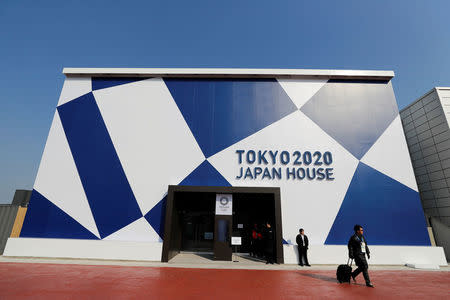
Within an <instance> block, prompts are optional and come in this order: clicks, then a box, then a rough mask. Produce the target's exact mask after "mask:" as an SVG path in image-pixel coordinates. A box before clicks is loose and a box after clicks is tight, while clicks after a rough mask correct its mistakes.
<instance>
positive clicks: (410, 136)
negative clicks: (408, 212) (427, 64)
mask: <svg viewBox="0 0 450 300" xmlns="http://www.w3.org/2000/svg"><path fill="white" fill-rule="evenodd" d="M400 115H401V118H402V123H403V128H404V130H405V134H406V141H407V143H408V148H409V152H410V155H411V160H412V163H413V168H414V173H415V175H416V179H417V183H418V188H419V192H420V197H421V200H422V206H423V208H424V211H425V215H426V216H427V217H428V219H429V223H430V224H431V225H432V226H433V233H434V237H435V239H436V244H437V245H439V246H443V247H444V249H445V253H446V256H447V259H450V235H449V232H450V227H449V226H450V130H449V125H448V118H449V117H450V88H448V87H447V88H445V87H436V88H433V89H432V90H431V91H429V92H428V93H426V94H425V95H423V96H422V97H420V98H419V99H417V100H416V101H414V102H413V103H411V104H410V105H408V106H407V107H405V108H404V109H403V110H402V111H401V112H400Z"/></svg>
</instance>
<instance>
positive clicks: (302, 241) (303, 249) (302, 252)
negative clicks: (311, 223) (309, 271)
mask: <svg viewBox="0 0 450 300" xmlns="http://www.w3.org/2000/svg"><path fill="white" fill-rule="evenodd" d="M295 240H296V242H297V245H298V260H299V265H300V266H302V267H303V258H304V260H305V266H307V267H311V265H310V264H309V262H308V254H307V252H308V247H309V241H308V237H307V236H306V235H305V231H304V230H303V228H300V230H299V234H298V235H297V237H296V238H295Z"/></svg>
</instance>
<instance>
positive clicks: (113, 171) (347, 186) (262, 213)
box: [5, 69, 445, 263]
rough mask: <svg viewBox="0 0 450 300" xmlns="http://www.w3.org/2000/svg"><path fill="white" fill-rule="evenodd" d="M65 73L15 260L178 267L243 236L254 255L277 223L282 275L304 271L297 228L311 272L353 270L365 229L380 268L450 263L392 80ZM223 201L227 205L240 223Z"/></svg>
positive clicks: (13, 246) (312, 74)
mask: <svg viewBox="0 0 450 300" xmlns="http://www.w3.org/2000/svg"><path fill="white" fill-rule="evenodd" d="M65 74H66V77H67V78H66V80H65V83H64V86H63V89H62V92H61V96H60V99H59V102H58V105H57V108H56V111H55V115H54V119H53V122H52V126H51V129H50V132H49V136H48V139H47V143H46V146H45V150H44V154H43V156H42V160H41V163H40V167H39V171H38V174H37V178H36V181H35V184H34V189H33V194H32V196H31V200H30V204H29V208H28V212H27V215H26V217H25V221H24V225H23V228H22V232H21V234H20V238H17V239H10V240H9V241H8V245H7V249H6V251H5V253H7V255H27V256H62V257H89V258H120V259H149V260H161V259H162V260H163V261H167V260H168V259H170V258H171V257H173V256H174V255H176V254H177V253H178V252H180V251H183V250H187V251H201V250H210V251H214V253H216V250H217V249H219V248H220V247H222V248H221V249H222V250H223V249H225V248H226V249H225V250H227V249H229V248H230V247H231V245H230V241H229V240H228V239H229V238H231V236H235V235H236V236H240V237H242V240H243V243H244V244H246V243H247V244H246V245H242V247H243V248H244V250H245V247H249V245H248V232H249V230H250V228H251V227H252V226H254V224H257V225H259V226H261V225H262V224H263V223H267V222H270V223H272V225H274V226H275V235H276V237H275V239H274V247H275V249H276V255H277V258H278V261H279V262H285V263H295V262H296V256H295V253H296V252H295V247H294V244H295V237H296V235H297V233H298V230H299V228H304V229H305V231H306V232H307V234H308V236H309V240H310V244H311V247H312V249H315V250H314V251H311V252H312V253H311V261H312V262H313V263H334V262H336V263H337V262H340V261H342V260H345V257H346V246H345V245H346V244H347V241H348V239H349V237H350V235H351V234H352V232H353V226H354V224H361V225H363V226H364V228H365V233H366V235H367V239H368V241H369V244H370V245H373V247H375V249H378V250H375V252H377V251H378V253H379V255H374V257H377V258H374V259H375V262H377V259H378V263H405V262H407V260H408V259H409V260H416V261H425V262H428V261H433V260H434V262H436V261H438V263H440V262H441V261H442V255H443V254H442V253H443V252H442V249H438V248H435V247H430V238H429V235H428V232H427V229H426V221H425V218H424V214H423V210H422V206H421V202H420V197H419V193H418V188H417V185H416V180H415V177H414V172H413V168H412V165H411V161H410V158H409V155H408V147H407V144H406V141H405V136H404V133H403V128H402V122H401V118H400V115H399V112H398V108H397V104H396V100H395V96H394V93H393V89H392V86H391V82H390V79H391V78H392V77H393V72H385V71H333V70H243V69H235V70H233V69H190V70H186V69H65ZM220 195H226V197H228V196H229V197H230V198H229V201H230V202H228V200H227V201H224V202H226V203H225V204H226V205H228V203H230V204H229V205H230V207H229V209H230V211H229V212H230V214H229V217H228V219H227V217H223V216H220V214H218V210H217V205H220V204H219V202H220V203H222V200H224V199H225V198H223V197H222V196H220ZM219 198H220V201H219V200H218V199H219ZM216 199H217V200H216ZM227 199H228V198H227ZM225 200H226V199H225ZM216 201H217V202H216ZM231 203H232V205H231ZM222 204H223V203H222ZM221 220H222V221H221ZM224 220H225V221H224ZM227 220H228V221H227ZM224 222H225V223H224ZM226 222H228V223H226ZM221 224H222V225H223V224H226V225H223V226H222V225H221ZM222 235H223V238H222V237H221V236H222ZM169 237H170V238H169ZM219 241H222V244H221V245H222V246H220V245H219V244H218V243H219ZM26 245H33V247H32V248H29V247H26ZM377 247H378V248H377ZM392 247H394V248H395V247H397V248H396V249H397V250H395V251H392ZM24 248H26V249H24ZM222 250H220V251H222ZM217 251H219V250H217ZM392 252H394V253H396V254H395V255H392ZM383 253H384V254H383ZM389 253H391V254H389ZM436 259H437V260H436ZM444 261H445V258H444Z"/></svg>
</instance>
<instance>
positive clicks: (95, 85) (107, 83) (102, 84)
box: [92, 77, 148, 91]
mask: <svg viewBox="0 0 450 300" xmlns="http://www.w3.org/2000/svg"><path fill="white" fill-rule="evenodd" d="M145 79H148V78H142V77H92V90H93V91H95V90H99V89H105V88H109V87H113V86H116V85H122V84H127V83H131V82H135V81H139V80H145Z"/></svg>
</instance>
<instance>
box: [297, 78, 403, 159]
mask: <svg viewBox="0 0 450 300" xmlns="http://www.w3.org/2000/svg"><path fill="white" fill-rule="evenodd" d="M300 110H301V111H302V112H303V113H304V114H305V115H306V116H308V117H309V118H310V119H311V120H313V121H314V122H315V123H316V124H317V125H318V126H319V127H320V128H322V129H323V130H324V131H325V132H326V133H328V134H329V135H330V136H331V137H333V138H334V139H335V140H336V141H338V142H339V143H340V144H341V145H342V146H343V147H344V148H345V149H347V150H348V151H349V152H350V153H352V154H353V155H354V156H355V157H356V158H358V159H361V158H362V157H363V156H364V154H365V153H366V152H367V151H368V150H369V149H370V147H372V145H373V144H374V143H375V141H376V140H377V139H378V138H379V137H380V135H381V134H382V133H383V132H384V131H385V130H386V128H387V127H388V126H389V124H391V122H392V121H393V120H394V119H395V117H396V116H397V115H398V108H397V102H396V101H395V96H394V92H393V90H392V86H391V84H390V83H388V82H368V81H363V82H361V81H357V82H355V81H342V80H330V81H328V82H327V83H326V84H325V85H324V86H323V87H322V88H321V89H320V90H319V91H318V92H317V93H316V94H315V95H314V96H313V97H311V99H310V100H309V101H308V102H306V104H305V105H303V106H302V107H301V109H300Z"/></svg>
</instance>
